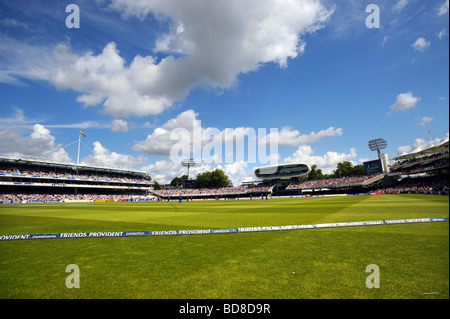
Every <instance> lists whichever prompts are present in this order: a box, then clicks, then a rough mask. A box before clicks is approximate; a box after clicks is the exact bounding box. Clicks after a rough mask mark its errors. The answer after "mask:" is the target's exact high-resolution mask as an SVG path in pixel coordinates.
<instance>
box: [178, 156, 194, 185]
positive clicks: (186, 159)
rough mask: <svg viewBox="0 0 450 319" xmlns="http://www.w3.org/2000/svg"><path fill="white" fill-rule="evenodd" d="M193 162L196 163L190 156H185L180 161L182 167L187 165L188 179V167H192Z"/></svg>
mask: <svg viewBox="0 0 450 319" xmlns="http://www.w3.org/2000/svg"><path fill="white" fill-rule="evenodd" d="M195 164H196V163H195V161H194V160H193V159H192V158H189V159H188V158H185V159H184V160H182V161H181V165H183V166H184V167H187V169H188V173H187V177H188V180H189V169H190V168H191V167H194V166H195Z"/></svg>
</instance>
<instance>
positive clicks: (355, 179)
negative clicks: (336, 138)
mask: <svg viewBox="0 0 450 319" xmlns="http://www.w3.org/2000/svg"><path fill="white" fill-rule="evenodd" d="M382 175H383V174H375V175H364V176H344V177H338V178H325V179H316V180H306V181H298V182H293V183H291V184H289V186H288V187H286V189H318V188H329V187H343V186H353V185H359V184H362V183H368V182H370V180H372V179H373V180H377V179H378V178H379V177H381V176H382Z"/></svg>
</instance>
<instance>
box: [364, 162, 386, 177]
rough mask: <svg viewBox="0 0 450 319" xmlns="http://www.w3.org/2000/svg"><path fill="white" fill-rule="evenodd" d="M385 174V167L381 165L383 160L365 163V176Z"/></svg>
mask: <svg viewBox="0 0 450 319" xmlns="http://www.w3.org/2000/svg"><path fill="white" fill-rule="evenodd" d="M382 172H383V166H382V164H381V160H379V159H377V160H373V161H368V162H364V173H365V174H372V173H382Z"/></svg>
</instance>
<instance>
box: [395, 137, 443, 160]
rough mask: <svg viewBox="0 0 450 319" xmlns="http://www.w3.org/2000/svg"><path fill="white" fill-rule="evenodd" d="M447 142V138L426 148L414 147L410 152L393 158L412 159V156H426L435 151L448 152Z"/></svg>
mask: <svg viewBox="0 0 450 319" xmlns="http://www.w3.org/2000/svg"><path fill="white" fill-rule="evenodd" d="M448 142H449V140H448V139H447V140H445V141H443V142H441V143H440V144H439V145H437V146H431V147H428V148H426V149H420V148H416V149H414V150H413V151H412V152H410V153H404V154H402V155H400V156H397V157H395V158H394V160H396V161H398V160H404V159H412V158H417V157H422V156H428V155H431V154H435V153H441V152H448Z"/></svg>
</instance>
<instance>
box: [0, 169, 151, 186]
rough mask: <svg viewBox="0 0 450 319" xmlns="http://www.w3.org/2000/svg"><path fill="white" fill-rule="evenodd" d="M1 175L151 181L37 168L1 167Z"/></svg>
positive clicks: (127, 181) (136, 181)
mask: <svg viewBox="0 0 450 319" xmlns="http://www.w3.org/2000/svg"><path fill="white" fill-rule="evenodd" d="M0 175H5V176H16V177H32V178H36V177H40V178H52V179H61V180H64V179H71V180H88V181H109V182H111V181H112V182H126V183H130V182H132V183H150V180H149V179H145V178H138V177H131V176H120V177H115V176H101V175H97V174H91V175H86V174H75V173H68V172H64V173H62V172H48V171H35V170H31V169H28V170H18V169H10V168H0Z"/></svg>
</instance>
